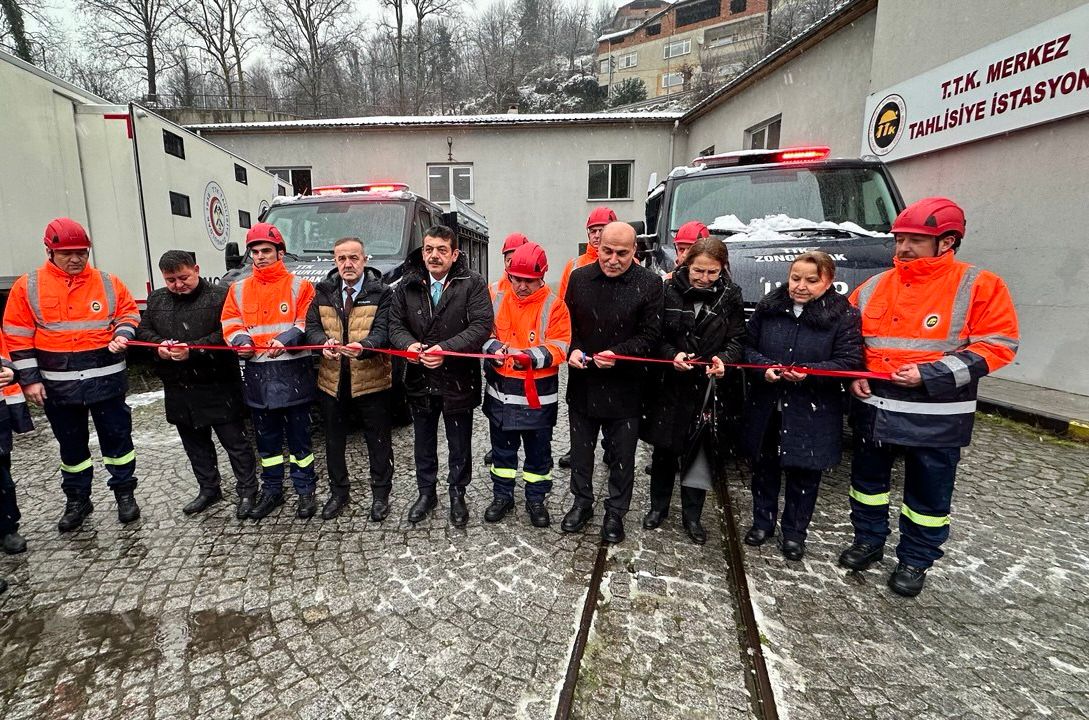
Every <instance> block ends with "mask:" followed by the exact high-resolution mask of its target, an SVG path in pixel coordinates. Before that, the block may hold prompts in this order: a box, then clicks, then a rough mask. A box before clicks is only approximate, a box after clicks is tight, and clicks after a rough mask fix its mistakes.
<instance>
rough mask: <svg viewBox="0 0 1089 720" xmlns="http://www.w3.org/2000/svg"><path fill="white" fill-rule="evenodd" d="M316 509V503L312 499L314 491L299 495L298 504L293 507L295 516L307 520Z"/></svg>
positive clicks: (312, 515)
mask: <svg viewBox="0 0 1089 720" xmlns="http://www.w3.org/2000/svg"><path fill="white" fill-rule="evenodd" d="M317 511H318V503H317V501H316V500H314V493H303V494H302V495H299V505H298V507H297V508H296V509H295V517H297V518H299V519H300V520H309V519H310V518H312V517H314V513H316V512H317Z"/></svg>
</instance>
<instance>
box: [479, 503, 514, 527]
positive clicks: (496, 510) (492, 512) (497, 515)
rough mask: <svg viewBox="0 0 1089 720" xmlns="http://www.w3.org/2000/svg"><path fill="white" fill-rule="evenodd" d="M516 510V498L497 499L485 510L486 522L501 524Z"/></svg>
mask: <svg viewBox="0 0 1089 720" xmlns="http://www.w3.org/2000/svg"><path fill="white" fill-rule="evenodd" d="M513 509H514V498H504V497H495V498H493V499H492V502H491V504H490V505H488V507H487V508H485V509H484V521H485V522H490V523H494V522H499V521H500V520H502V519H503V518H505V517H506V516H507V513H509V512H510V511H511V510H513Z"/></svg>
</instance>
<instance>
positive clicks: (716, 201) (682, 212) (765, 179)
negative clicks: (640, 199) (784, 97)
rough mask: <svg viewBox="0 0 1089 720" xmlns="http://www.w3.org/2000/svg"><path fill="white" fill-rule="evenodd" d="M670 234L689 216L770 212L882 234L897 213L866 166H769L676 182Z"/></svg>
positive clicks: (748, 216)
mask: <svg viewBox="0 0 1089 720" xmlns="http://www.w3.org/2000/svg"><path fill="white" fill-rule="evenodd" d="M669 207H670V211H669V236H670V237H672V236H673V235H674V234H675V233H676V232H677V229H678V228H679V227H680V226H681V225H683V224H684V223H686V222H688V221H689V220H700V221H702V222H703V223H704V224H706V225H711V224H712V223H713V222H714V220H715V218H718V217H722V216H724V215H734V216H736V217H737V218H738V219H739V220H740V221H741V222H742V223H745V224H748V223H749V222H751V221H752V220H753V219H756V218H765V217H767V216H769V215H786V216H788V217H791V218H804V219H806V220H812V221H813V222H815V223H819V222H822V221H826V220H828V221H832V222H835V223H843V222H852V223H855V224H856V225H859V226H861V227H863V228H865V229H866V230H870V231H873V232H881V233H886V232H888V231H889V229H890V228H891V226H892V221H893V219H894V217H895V215H896V210H895V208H896V205H895V203H893V200H892V194H891V193H890V191H889V186H888V184H887V183H886V182H885V178H884V176H883V175H882V174H881V173H879V172H876V171H875V170H872V169H868V168H768V169H754V170H753V171H752V172H744V173H741V172H739V173H729V174H723V175H709V174H708V175H700V174H696V175H693V176H691V177H689V178H686V179H684V180H682V181H680V182H678V183H677V185H676V187H675V188H674V191H673V197H672V201H671V202H670V205H669Z"/></svg>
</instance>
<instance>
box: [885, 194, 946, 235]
mask: <svg viewBox="0 0 1089 720" xmlns="http://www.w3.org/2000/svg"><path fill="white" fill-rule="evenodd" d="M892 232H893V233H914V234H916V235H930V236H933V237H939V238H940V237H941V236H942V235H948V234H952V235H955V236H956V238H957V241H958V242H957V245H959V244H960V242H959V241H960V239H961V238H963V237H964V211H963V210H961V208H960V206H959V205H957V204H956V203H955V202H953V201H952V200H950V199H949V198H943V197H928V198H923V199H922V200H920V201H918V202H916V203H912V204H911V205H908V206H907V207H906V208H904V211H903V212H902V213H900V214H899V215H897V216H896V220H895V221H894V222H893V223H892Z"/></svg>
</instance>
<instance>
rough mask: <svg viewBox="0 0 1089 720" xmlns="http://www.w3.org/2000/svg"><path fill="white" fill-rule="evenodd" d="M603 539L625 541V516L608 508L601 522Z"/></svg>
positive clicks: (609, 541) (613, 541)
mask: <svg viewBox="0 0 1089 720" xmlns="http://www.w3.org/2000/svg"><path fill="white" fill-rule="evenodd" d="M601 539H602V540H604V541H605V542H607V543H618V542H623V541H624V518H623V516H621V515H620V513H615V512H611V511H608V510H606V511H605V520H603V521H602V523H601Z"/></svg>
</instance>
